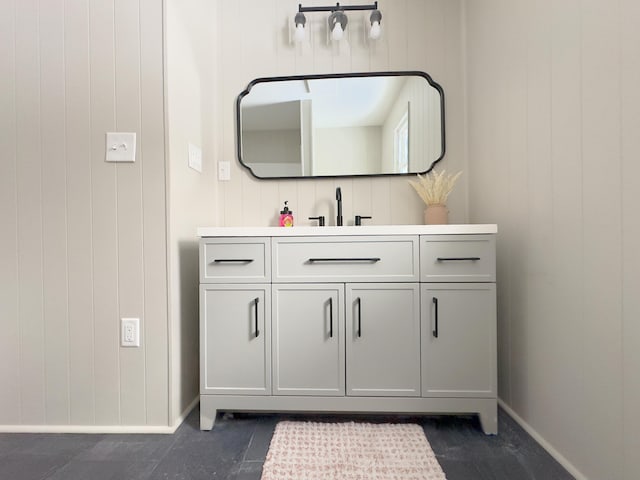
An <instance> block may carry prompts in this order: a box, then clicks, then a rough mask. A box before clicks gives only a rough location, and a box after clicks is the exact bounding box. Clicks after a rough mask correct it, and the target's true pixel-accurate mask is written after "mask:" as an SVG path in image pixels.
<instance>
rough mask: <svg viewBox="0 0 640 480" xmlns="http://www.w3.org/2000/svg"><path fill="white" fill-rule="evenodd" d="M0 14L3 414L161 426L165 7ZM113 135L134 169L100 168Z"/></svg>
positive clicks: (29, 422)
mask: <svg viewBox="0 0 640 480" xmlns="http://www.w3.org/2000/svg"><path fill="white" fill-rule="evenodd" d="M1 8H2V13H3V15H1V17H2V20H1V21H2V29H1V30H2V33H1V34H0V35H2V42H1V43H2V46H1V47H0V52H1V53H0V55H1V60H0V68H2V80H1V81H2V92H3V94H2V102H3V105H2V108H1V111H0V124H1V125H2V134H1V135H2V137H1V138H2V148H3V155H2V158H1V161H0V165H1V169H2V175H1V176H2V180H1V181H2V187H3V188H2V196H3V197H2V202H1V205H2V206H1V207H0V212H1V214H2V221H3V229H4V232H3V235H2V240H1V241H2V248H1V250H2V254H1V255H2V265H3V266H2V274H1V275H0V277H1V278H2V288H1V290H2V294H1V295H2V297H1V299H0V319H1V320H0V322H1V328H2V329H3V334H2V340H1V342H2V348H1V350H0V358H1V360H2V361H1V362H0V364H2V365H3V367H2V370H0V375H1V381H2V383H3V389H2V392H0V412H1V413H0V423H1V424H3V425H8V426H14V427H16V428H19V427H25V428H27V427H28V426H33V427H35V428H37V426H41V428H43V429H44V428H49V427H48V426H55V427H56V428H59V429H65V426H67V427H68V428H73V427H77V426H82V425H84V426H94V427H95V428H98V429H99V426H101V425H102V426H105V428H106V427H108V428H113V426H118V425H128V426H140V427H146V426H166V425H168V387H167V378H168V365H167V360H166V359H167V356H168V353H167V332H166V330H167V312H166V304H167V300H166V298H167V297H166V288H167V282H166V240H165V238H166V235H165V231H166V227H165V222H166V215H165V205H164V203H165V186H164V178H165V165H164V145H163V139H164V126H163V113H162V112H163V108H164V107H163V91H162V84H163V79H162V54H163V50H162V2H161V1H160V0H140V1H134V2H131V1H128V0H127V1H123V0H118V1H116V2H104V1H100V0H67V1H63V0H55V1H51V2H38V1H35V0H34V1H24V2H23V1H8V2H4V3H3V5H2V7H1ZM117 130H124V131H134V132H136V133H137V134H138V138H139V139H140V146H139V149H138V152H137V154H138V155H137V158H138V160H137V161H136V163H134V164H127V165H113V164H107V163H105V162H104V154H105V152H104V135H105V132H107V131H117ZM5 233H6V234H5ZM5 265H6V267H5ZM5 287H6V288H5ZM122 316H134V317H138V318H140V319H141V325H142V329H143V335H142V345H141V347H140V348H138V349H128V350H123V349H121V348H120V347H119V335H118V333H119V319H120V317H122ZM5 343H6V345H5Z"/></svg>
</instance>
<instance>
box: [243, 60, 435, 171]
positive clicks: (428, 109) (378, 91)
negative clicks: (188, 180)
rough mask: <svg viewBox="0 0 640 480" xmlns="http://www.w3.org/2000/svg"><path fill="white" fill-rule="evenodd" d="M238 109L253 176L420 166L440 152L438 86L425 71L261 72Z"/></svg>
mask: <svg viewBox="0 0 640 480" xmlns="http://www.w3.org/2000/svg"><path fill="white" fill-rule="evenodd" d="M236 115H237V133H238V157H239V159H240V162H241V163H242V165H244V166H245V167H246V168H248V169H249V170H250V171H251V173H252V174H253V175H254V176H256V177H258V178H301V177H340V176H360V175H402V174H413V173H424V172H428V171H429V170H431V169H432V168H433V166H434V165H435V164H436V163H437V162H438V161H439V160H440V159H442V157H443V156H444V152H445V135H444V94H443V91H442V88H441V87H440V85H438V84H437V83H435V82H434V81H433V80H432V79H431V77H430V76H429V75H428V74H426V73H424V72H381V73H366V74H365V73H362V74H345V75H337V74H336V75H307V76H297V77H272V78H260V79H257V80H254V81H252V82H251V83H250V84H249V86H248V87H247V89H246V90H245V91H243V92H242V93H241V94H240V95H239V97H238V100H237V105H236Z"/></svg>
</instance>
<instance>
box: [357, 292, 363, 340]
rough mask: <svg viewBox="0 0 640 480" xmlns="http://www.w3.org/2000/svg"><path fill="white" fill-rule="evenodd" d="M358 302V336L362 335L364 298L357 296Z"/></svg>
mask: <svg viewBox="0 0 640 480" xmlns="http://www.w3.org/2000/svg"><path fill="white" fill-rule="evenodd" d="M356 303H357V304H358V337H362V300H360V297H358V298H356Z"/></svg>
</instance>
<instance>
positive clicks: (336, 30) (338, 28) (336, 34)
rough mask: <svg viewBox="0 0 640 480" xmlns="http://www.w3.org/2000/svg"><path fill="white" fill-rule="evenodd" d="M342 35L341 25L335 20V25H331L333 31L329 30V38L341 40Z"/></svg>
mask: <svg viewBox="0 0 640 480" xmlns="http://www.w3.org/2000/svg"><path fill="white" fill-rule="evenodd" d="M343 36H344V30H342V25H340V22H336V25H335V27H333V31H332V32H331V39H332V40H342V37H343Z"/></svg>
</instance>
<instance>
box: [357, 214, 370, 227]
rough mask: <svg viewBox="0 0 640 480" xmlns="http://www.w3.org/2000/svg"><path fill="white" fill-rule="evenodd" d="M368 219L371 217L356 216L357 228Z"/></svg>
mask: <svg viewBox="0 0 640 480" xmlns="http://www.w3.org/2000/svg"><path fill="white" fill-rule="evenodd" d="M363 218H364V219H368V218H371V217H368V216H365V215H356V226H360V225H362V219H363Z"/></svg>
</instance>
